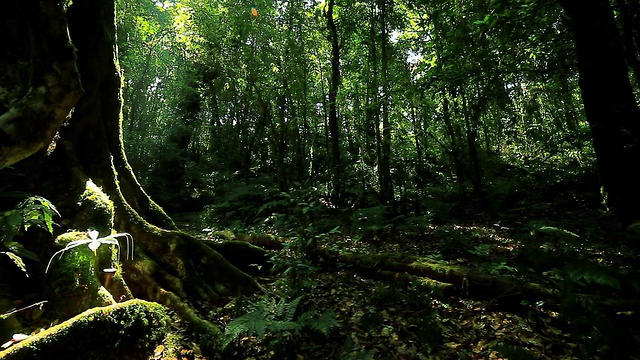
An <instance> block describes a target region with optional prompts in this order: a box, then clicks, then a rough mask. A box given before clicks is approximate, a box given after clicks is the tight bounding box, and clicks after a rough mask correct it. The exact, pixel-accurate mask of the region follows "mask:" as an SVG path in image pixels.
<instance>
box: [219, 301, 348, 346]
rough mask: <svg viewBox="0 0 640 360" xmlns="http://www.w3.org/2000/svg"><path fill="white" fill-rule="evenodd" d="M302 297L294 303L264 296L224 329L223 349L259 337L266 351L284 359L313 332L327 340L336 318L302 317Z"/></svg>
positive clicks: (314, 314)
mask: <svg viewBox="0 0 640 360" xmlns="http://www.w3.org/2000/svg"><path fill="white" fill-rule="evenodd" d="M301 301H302V296H299V297H297V298H295V299H293V300H291V301H287V300H286V299H284V298H281V299H279V300H278V299H276V298H275V297H271V296H264V297H263V298H261V299H260V300H259V301H258V302H256V303H253V304H249V305H248V306H247V310H248V312H247V313H245V314H244V315H242V316H239V317H237V318H235V319H234V320H232V321H231V322H229V324H228V325H227V328H226V329H225V334H224V339H223V342H222V346H223V348H226V347H227V346H229V344H231V342H233V341H234V340H236V339H238V338H239V337H240V336H241V335H243V334H244V335H246V336H257V337H258V338H259V339H261V340H263V341H264V342H265V343H266V344H267V347H268V348H269V349H271V350H273V351H275V352H276V354H279V356H283V354H285V353H286V351H287V349H288V348H289V347H290V346H291V345H293V343H294V342H295V341H296V340H297V339H299V338H300V337H301V336H303V335H304V333H305V332H308V331H311V332H313V333H317V334H320V335H322V336H324V337H328V336H329V334H330V333H331V330H332V329H333V328H334V327H335V326H336V319H335V314H333V313H331V312H324V313H318V312H316V311H306V312H302V313H300V311H299V305H300V302H301Z"/></svg>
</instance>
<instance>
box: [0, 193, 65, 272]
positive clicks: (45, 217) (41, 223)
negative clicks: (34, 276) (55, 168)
mask: <svg viewBox="0 0 640 360" xmlns="http://www.w3.org/2000/svg"><path fill="white" fill-rule="evenodd" d="M23 196H24V194H23V193H5V194H3V197H5V198H6V197H23ZM56 215H57V216H60V214H59V213H58V210H57V209H56V207H55V206H54V205H53V204H52V203H51V202H50V201H49V200H47V199H45V198H43V197H40V196H29V197H27V198H26V199H24V200H23V201H22V202H20V203H19V204H18V205H17V206H16V207H15V208H14V209H11V210H7V211H4V212H2V213H0V250H5V251H0V254H2V255H5V256H8V257H9V258H10V259H11V260H12V261H13V263H14V264H15V265H16V266H17V267H18V268H19V269H20V270H21V271H22V272H23V273H24V274H25V275H26V276H29V274H28V273H27V269H26V265H25V263H24V261H23V258H26V259H29V260H33V261H38V257H37V256H36V254H34V253H33V252H31V251H29V250H27V249H26V248H25V247H24V246H23V245H22V244H20V243H18V242H16V241H14V237H16V236H19V235H23V234H24V232H26V231H27V230H29V228H31V227H36V228H40V229H44V230H46V231H47V232H49V233H50V234H53V225H54V224H55V223H54V221H53V217H54V216H56Z"/></svg>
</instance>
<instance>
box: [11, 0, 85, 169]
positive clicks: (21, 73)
mask: <svg viewBox="0 0 640 360" xmlns="http://www.w3.org/2000/svg"><path fill="white" fill-rule="evenodd" d="M5 5H6V6H4V9H3V11H2V13H3V15H2V22H1V23H2V25H0V26H1V27H0V29H3V31H2V33H3V34H5V35H3V37H2V40H0V48H2V49H3V53H4V54H3V59H2V60H0V67H1V68H3V70H4V72H5V73H4V74H3V75H1V77H0V86H1V87H2V88H0V113H1V115H0V169H2V168H4V167H6V166H9V165H12V164H14V163H16V162H18V161H20V160H22V159H24V158H26V157H28V156H30V155H33V154H34V153H35V152H37V151H38V150H40V149H43V148H45V147H46V146H47V145H49V144H50V143H51V141H52V140H53V138H54V136H55V134H56V131H57V130H58V128H59V127H60V125H62V123H63V122H64V120H65V119H66V118H67V116H68V115H69V112H70V111H71V109H72V108H73V106H74V105H75V103H76V101H77V100H78V98H79V97H80V95H81V94H82V88H81V86H80V78H79V73H78V70H77V68H76V63H75V49H74V47H73V45H72V44H71V41H70V39H69V35H68V33H67V20H66V17H65V16H64V15H65V7H66V5H65V4H64V2H51V1H42V2H37V1H20V2H11V3H9V4H5ZM21 20H25V22H26V24H25V23H22V22H21ZM25 25H26V27H27V29H28V31H24V29H23V28H22V27H23V26H25ZM5 49H6V50H5ZM5 51H6V52H5ZM23 63H28V64H29V65H27V66H24V65H21V64H23ZM25 79H28V85H27V86H26V87H25V88H23V87H22V86H21V85H18V84H22V83H24V82H25ZM9 94H11V95H13V96H11V95H9Z"/></svg>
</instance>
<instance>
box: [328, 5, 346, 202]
mask: <svg viewBox="0 0 640 360" xmlns="http://www.w3.org/2000/svg"><path fill="white" fill-rule="evenodd" d="M334 5H335V1H334V0H329V4H328V5H327V11H326V14H325V16H326V17H327V27H328V28H329V42H330V43H331V77H330V80H329V119H328V121H329V136H330V154H329V156H330V159H331V184H332V186H333V194H332V195H333V197H334V198H335V200H339V199H340V197H341V196H342V188H341V187H342V184H341V182H342V162H341V160H340V124H339V119H338V89H339V88H340V44H339V42H338V28H337V26H336V22H335V20H334V18H333V8H334Z"/></svg>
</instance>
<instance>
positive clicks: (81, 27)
mask: <svg viewBox="0 0 640 360" xmlns="http://www.w3.org/2000/svg"><path fill="white" fill-rule="evenodd" d="M11 10H12V11H10V12H3V13H2V20H3V21H2V22H1V23H2V24H3V26H4V27H3V30H5V31H4V33H5V34H11V36H10V37H8V38H9V39H10V40H4V41H5V42H6V44H7V45H8V50H9V51H8V53H7V54H6V56H4V57H3V63H2V70H3V73H6V71H8V70H11V69H16V70H18V71H19V72H20V73H22V74H25V73H29V72H30V73H31V74H32V76H31V78H32V79H33V80H32V81H33V83H32V84H30V86H31V89H32V90H31V89H30V88H29V87H23V86H20V84H21V77H19V78H2V87H3V88H4V89H9V90H11V92H10V94H11V95H12V96H11V97H7V98H3V99H2V100H3V101H2V110H3V114H2V115H1V117H0V119H2V120H1V121H0V130H1V131H2V134H3V135H2V136H3V139H2V148H1V149H0V159H2V165H1V167H6V166H7V165H9V164H11V163H15V162H17V161H19V160H21V159H24V158H26V157H28V156H29V155H30V154H31V153H33V152H34V149H37V148H43V147H45V146H46V145H47V141H46V139H48V138H51V137H52V135H51V133H54V132H55V130H56V129H58V130H59V140H58V141H57V146H55V148H54V146H49V151H48V152H46V153H45V152H43V151H41V152H39V153H38V154H37V156H32V157H31V158H29V159H27V160H26V161H23V162H21V163H19V164H16V166H20V168H19V169H21V171H25V172H27V174H28V175H29V178H31V179H38V180H37V181H38V183H39V184H40V186H39V189H40V191H41V192H45V191H49V193H46V194H45V193H41V195H45V196H48V197H49V198H51V199H52V200H53V201H54V202H57V203H58V204H59V210H60V212H61V214H62V216H63V218H64V220H63V221H61V223H62V224H64V227H65V229H66V228H69V229H78V230H85V229H86V226H88V225H89V226H92V227H95V228H97V229H100V230H101V236H106V235H109V234H110V233H111V231H116V232H119V233H122V232H127V233H129V234H131V235H132V236H133V237H134V239H135V246H136V252H135V254H136V255H135V259H134V260H133V261H130V262H125V263H124V277H125V280H126V282H127V284H128V286H129V288H130V289H131V291H132V293H133V295H134V296H136V297H140V298H144V299H148V300H152V301H156V302H159V303H162V304H165V305H168V306H170V307H172V308H174V309H175V310H177V311H178V312H179V313H180V314H182V315H183V316H184V317H185V318H187V319H189V320H192V321H194V325H196V326H199V327H200V328H201V329H202V330H203V331H207V332H210V333H211V334H213V335H215V334H219V330H217V329H216V328H215V326H213V325H211V324H209V323H207V322H206V321H203V320H201V319H199V318H197V316H195V315H194V313H193V312H192V311H190V309H189V307H188V306H187V305H186V303H185V302H184V301H183V299H184V298H185V297H187V296H190V297H196V298H201V299H203V300H206V301H215V300H216V299H220V298H221V297H222V296H226V295H232V294H240V293H246V292H251V291H255V290H257V289H259V286H258V285H257V283H256V282H255V281H254V280H253V279H252V278H251V277H249V276H248V275H246V274H245V273H243V272H241V271H239V270H238V269H237V268H235V267H234V266H232V265H231V264H229V263H228V262H227V261H226V260H225V259H224V258H223V257H222V256H221V255H220V254H219V253H218V252H216V251H215V250H213V249H212V248H211V247H209V246H207V245H206V244H204V243H203V242H201V241H198V240H197V239H195V238H192V237H190V236H187V235H185V234H183V233H181V232H178V231H176V230H175V225H174V224H173V222H172V221H171V219H170V218H169V217H168V216H167V215H166V214H165V213H164V212H163V211H162V209H161V208H159V207H158V206H157V205H155V203H154V202H153V201H152V200H151V199H150V198H149V197H148V196H147V195H146V193H145V192H144V191H143V189H142V188H141V187H140V185H139V184H138V181H137V180H136V178H135V176H134V174H133V172H132V171H131V168H130V166H129V164H128V162H127V158H126V156H125V152H124V147H123V143H122V124H121V109H122V97H121V86H122V73H121V71H120V69H119V66H118V62H117V49H116V47H115V44H116V38H115V34H116V32H115V11H114V1H113V0H75V1H73V3H72V4H69V3H67V2H60V1H56V2H50V1H39V0H27V1H21V2H19V3H15V4H11ZM14 17H15V18H14ZM25 24H26V25H25ZM24 26H27V27H28V31H24ZM23 34H29V36H31V37H32V38H31V41H25V40H27V39H25V38H24V37H23V36H25V35H23ZM67 34H68V35H69V36H70V38H69V37H67V36H68V35H67ZM74 48H75V52H74ZM74 54H77V57H75V56H74ZM25 64H27V65H25ZM80 85H81V86H82V89H83V90H84V93H83V94H82V96H81V97H79V96H78V95H79V94H80ZM21 95H22V96H21ZM72 110H73V111H72ZM67 117H68V125H66V126H63V127H61V128H59V125H60V123H61V122H62V120H64V119H65V118H67ZM34 164H35V165H34ZM89 180H92V181H93V183H95V184H97V185H98V186H99V187H100V188H101V191H102V192H103V193H104V194H106V195H107V196H108V198H109V199H110V202H112V203H113V206H114V210H113V213H112V214H111V217H109V216H106V217H103V218H101V220H98V219H97V218H94V220H95V222H90V223H89V224H87V221H86V219H87V216H86V214H85V212H86V211H91V209H95V207H92V208H91V209H87V208H80V207H79V206H78V205H77V204H78V199H80V198H81V196H82V193H84V192H85V191H86V186H87V185H86V184H87V183H88V182H89ZM34 181H35V180H34ZM102 199H104V197H103V198H102ZM96 201H97V200H96ZM105 201H106V200H105ZM98 208H100V206H98ZM105 209H106V210H104V211H106V212H109V207H108V206H107V207H105ZM83 219H84V220H83ZM56 301H64V300H62V297H61V298H60V299H50V302H56ZM77 310H78V312H80V311H83V310H84V309H77ZM211 334H210V335H211Z"/></svg>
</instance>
